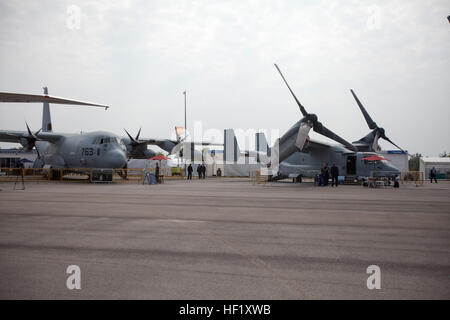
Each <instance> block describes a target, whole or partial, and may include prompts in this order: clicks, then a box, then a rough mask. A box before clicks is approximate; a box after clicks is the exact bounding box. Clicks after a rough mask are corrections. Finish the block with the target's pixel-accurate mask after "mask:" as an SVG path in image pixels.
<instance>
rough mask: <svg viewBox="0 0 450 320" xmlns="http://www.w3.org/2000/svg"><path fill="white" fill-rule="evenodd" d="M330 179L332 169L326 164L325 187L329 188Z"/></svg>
mask: <svg viewBox="0 0 450 320" xmlns="http://www.w3.org/2000/svg"><path fill="white" fill-rule="evenodd" d="M329 179H330V168H329V167H328V163H327V164H325V168H324V180H325V181H324V186H328V180H329Z"/></svg>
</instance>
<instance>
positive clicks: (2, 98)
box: [0, 92, 109, 109]
mask: <svg viewBox="0 0 450 320" xmlns="http://www.w3.org/2000/svg"><path fill="white" fill-rule="evenodd" d="M0 102H49V103H56V104H73V105H83V106H93V107H101V108H105V109H108V108H109V107H108V106H105V105H102V104H97V103H91V102H85V101H77V100H71V99H66V98H59V97H53V96H49V95H47V94H44V95H42V94H24V93H11V92H0Z"/></svg>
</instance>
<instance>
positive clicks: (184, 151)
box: [183, 90, 187, 176]
mask: <svg viewBox="0 0 450 320" xmlns="http://www.w3.org/2000/svg"><path fill="white" fill-rule="evenodd" d="M183 94H184V142H186V134H187V122H186V90H184V92H183ZM185 145H186V144H185ZM183 157H184V176H186V150H184V147H183Z"/></svg>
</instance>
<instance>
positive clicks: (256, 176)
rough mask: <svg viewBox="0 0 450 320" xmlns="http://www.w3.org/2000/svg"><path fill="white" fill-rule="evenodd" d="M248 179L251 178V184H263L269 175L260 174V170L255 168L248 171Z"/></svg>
mask: <svg viewBox="0 0 450 320" xmlns="http://www.w3.org/2000/svg"><path fill="white" fill-rule="evenodd" d="M250 179H251V180H252V184H253V185H256V184H265V183H267V181H268V180H269V176H267V175H262V174H261V170H255V171H251V172H250Z"/></svg>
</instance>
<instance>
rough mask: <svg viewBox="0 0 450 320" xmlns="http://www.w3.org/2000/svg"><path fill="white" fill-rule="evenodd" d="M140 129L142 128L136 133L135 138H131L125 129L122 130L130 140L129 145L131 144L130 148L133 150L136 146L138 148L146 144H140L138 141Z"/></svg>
mask: <svg viewBox="0 0 450 320" xmlns="http://www.w3.org/2000/svg"><path fill="white" fill-rule="evenodd" d="M141 129H142V128H139V131H138V133H137V135H136V138H133V136H132V135H131V134H129V133H128V131H127V129H125V128H124V129H123V130H125V133H126V134H127V136H128V138H130V141H131V143H130V144H131V147H132V149H133V150H134V149H136V147H137V146H139V145H141V144H143V143H146V142H143V141H142V142H141V141H139V136H140V135H141Z"/></svg>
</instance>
